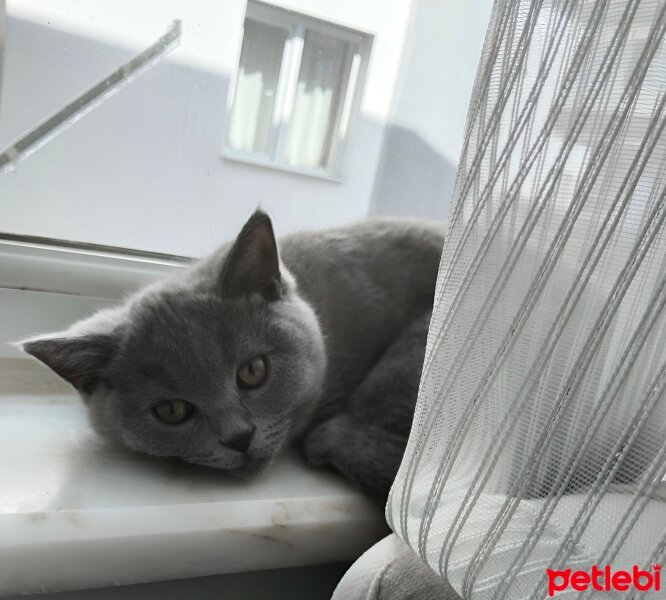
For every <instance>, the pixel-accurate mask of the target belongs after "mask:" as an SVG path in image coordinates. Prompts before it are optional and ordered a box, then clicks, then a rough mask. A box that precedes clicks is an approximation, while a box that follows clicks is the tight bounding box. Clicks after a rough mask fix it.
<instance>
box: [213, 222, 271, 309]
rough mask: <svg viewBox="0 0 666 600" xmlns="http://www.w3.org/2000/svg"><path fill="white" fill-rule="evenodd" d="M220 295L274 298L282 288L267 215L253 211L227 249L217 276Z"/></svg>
mask: <svg viewBox="0 0 666 600" xmlns="http://www.w3.org/2000/svg"><path fill="white" fill-rule="evenodd" d="M220 288H221V292H222V295H223V296H225V297H228V298H233V297H238V296H246V295H250V294H253V293H259V294H261V295H262V296H263V297H264V298H265V299H266V300H276V299H277V298H279V296H280V292H281V289H282V278H281V276H280V260H279V258H278V251H277V244H276V243H275V234H274V233H273V225H272V223H271V219H270V217H269V216H268V215H267V214H266V213H265V212H263V211H261V210H256V211H255V212H254V213H253V214H252V216H251V217H250V218H249V219H248V221H247V223H245V225H244V226H243V229H242V230H241V232H240V233H239V234H238V237H237V238H236V241H235V242H234V245H233V246H232V247H231V250H229V254H228V255H227V259H226V260H225V263H224V267H223V268H222V274H221V276H220Z"/></svg>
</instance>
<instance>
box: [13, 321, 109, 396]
mask: <svg viewBox="0 0 666 600" xmlns="http://www.w3.org/2000/svg"><path fill="white" fill-rule="evenodd" d="M19 345H20V346H21V348H22V349H23V350H24V351H25V352H27V353H28V354H30V355H32V356H34V357H35V358H36V359H37V360H39V361H41V362H42V363H44V364H45V365H46V366H47V367H49V368H50V369H51V370H52V371H54V372H55V373H56V374H57V375H59V376H60V377H62V378H63V379H64V380H65V381H68V382H69V383H71V384H72V385H73V386H74V387H75V388H76V389H78V390H79V391H82V392H87V391H90V389H91V387H92V386H93V385H94V384H95V382H96V381H97V380H98V379H99V377H100V376H101V374H102V370H103V369H104V368H105V366H106V365H107V364H108V363H109V361H110V360H111V358H112V357H113V355H114V353H115V351H116V342H115V339H114V338H113V337H112V336H110V335H105V334H88V335H81V336H72V337H68V336H66V335H60V336H55V337H38V338H34V339H31V340H26V341H25V342H21V343H20V344H19Z"/></svg>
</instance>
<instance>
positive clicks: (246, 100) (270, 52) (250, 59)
mask: <svg viewBox="0 0 666 600" xmlns="http://www.w3.org/2000/svg"><path fill="white" fill-rule="evenodd" d="M286 39H287V32H286V31H285V30H284V29H280V28H278V27H273V26H272V25H266V24H264V23H259V22H257V21H251V20H250V19H246V20H245V34H244V36H243V46H242V49H241V58H240V65H239V69H238V76H237V79H236V90H235V94H234V104H233V109H232V112H231V122H230V123H229V134H228V137H227V141H228V143H229V145H230V146H232V147H233V148H236V149H237V150H246V151H253V152H260V153H263V154H270V146H271V130H272V121H273V109H274V107H275V100H276V95H277V87H278V81H279V78H280V67H281V65H282V53H283V51H284V44H285V41H286Z"/></svg>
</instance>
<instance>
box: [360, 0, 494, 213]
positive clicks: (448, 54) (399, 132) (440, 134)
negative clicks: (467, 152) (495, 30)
mask: <svg viewBox="0 0 666 600" xmlns="http://www.w3.org/2000/svg"><path fill="white" fill-rule="evenodd" d="M491 6H492V0H464V1H461V0H455V1H453V0H415V1H414V4H413V7H412V18H411V23H410V26H409V30H408V33H407V38H406V39H407V43H406V44H405V49H404V52H403V59H402V65H401V72H400V76H399V79H398V85H397V87H396V94H395V96H394V99H393V110H392V113H391V117H390V119H389V123H388V126H387V130H386V138H385V142H384V145H383V151H382V159H381V162H380V165H379V169H378V172H377V178H376V183H375V188H374V194H373V199H372V212H373V213H375V214H409V215H421V216H437V217H440V218H445V217H446V216H447V214H448V209H449V202H450V199H451V196H452V194H453V186H454V183H455V174H456V166H457V164H458V157H459V154H460V150H461V147H462V141H463V137H464V135H463V134H464V127H465V121H466V117H467V105H468V103H469V97H470V94H471V92H472V84H473V83H474V77H475V75H476V68H477V64H478V61H479V57H480V55H481V47H482V45H483V39H484V35H485V31H486V27H487V24H488V18H489V16H490V9H491Z"/></svg>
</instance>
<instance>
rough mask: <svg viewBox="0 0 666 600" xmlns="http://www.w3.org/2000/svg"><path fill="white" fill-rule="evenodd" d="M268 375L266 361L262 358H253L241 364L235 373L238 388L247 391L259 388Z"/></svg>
mask: <svg viewBox="0 0 666 600" xmlns="http://www.w3.org/2000/svg"><path fill="white" fill-rule="evenodd" d="M266 375H268V368H267V366H266V359H265V358H264V357H263V356H255V357H254V358H251V359H250V360H248V361H247V362H246V363H244V364H242V365H241V366H240V368H239V369H238V372H237V373H236V381H237V383H238V387H240V388H243V389H246V390H249V389H252V388H256V387H259V386H260V385H261V384H262V383H263V382H264V381H265V380H266Z"/></svg>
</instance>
